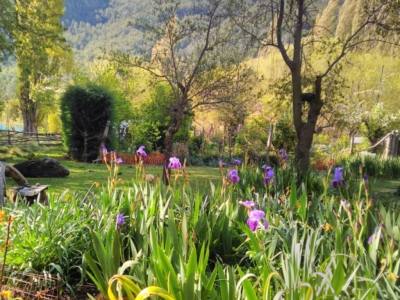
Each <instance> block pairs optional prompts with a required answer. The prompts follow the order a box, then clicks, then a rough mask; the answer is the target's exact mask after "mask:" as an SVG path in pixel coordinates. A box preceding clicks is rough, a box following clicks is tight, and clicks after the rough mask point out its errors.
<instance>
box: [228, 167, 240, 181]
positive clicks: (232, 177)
mask: <svg viewBox="0 0 400 300" xmlns="http://www.w3.org/2000/svg"><path fill="white" fill-rule="evenodd" d="M228 180H229V181H230V182H231V183H233V184H237V183H239V181H240V177H239V171H238V170H236V169H232V170H229V171H228Z"/></svg>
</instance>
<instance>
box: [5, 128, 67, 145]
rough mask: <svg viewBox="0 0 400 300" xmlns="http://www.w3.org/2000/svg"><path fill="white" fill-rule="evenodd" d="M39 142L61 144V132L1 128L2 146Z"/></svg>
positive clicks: (40, 143)
mask: <svg viewBox="0 0 400 300" xmlns="http://www.w3.org/2000/svg"><path fill="white" fill-rule="evenodd" d="M31 143H37V144H39V145H47V146H51V145H60V144H61V143H62V138H61V134H59V133H25V132H20V131H15V130H0V146H6V145H9V146H11V145H23V144H31Z"/></svg>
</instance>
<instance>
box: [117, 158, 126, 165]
mask: <svg viewBox="0 0 400 300" xmlns="http://www.w3.org/2000/svg"><path fill="white" fill-rule="evenodd" d="M115 162H116V163H117V165H120V164H122V163H123V162H124V161H123V160H122V158H121V157H117V159H116V160H115Z"/></svg>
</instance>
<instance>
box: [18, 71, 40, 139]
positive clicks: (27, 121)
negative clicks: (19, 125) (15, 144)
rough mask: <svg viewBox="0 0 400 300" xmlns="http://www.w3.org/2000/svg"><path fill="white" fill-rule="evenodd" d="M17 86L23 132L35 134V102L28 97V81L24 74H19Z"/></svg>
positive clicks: (36, 124) (36, 125)
mask: <svg viewBox="0 0 400 300" xmlns="http://www.w3.org/2000/svg"><path fill="white" fill-rule="evenodd" d="M19 79H20V86H19V102H20V110H21V114H22V120H23V124H24V133H26V134H28V133H29V134H35V133H37V127H38V122H37V113H38V112H37V104H36V102H35V101H33V100H32V99H31V98H30V88H31V87H30V83H29V78H28V76H26V74H25V75H24V74H22V76H20V78H19Z"/></svg>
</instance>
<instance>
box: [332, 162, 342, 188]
mask: <svg viewBox="0 0 400 300" xmlns="http://www.w3.org/2000/svg"><path fill="white" fill-rule="evenodd" d="M331 184H332V187H334V188H335V189H336V188H339V187H341V186H343V185H344V176H343V168H342V167H336V168H335V169H334V171H333V178H332V182H331Z"/></svg>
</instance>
